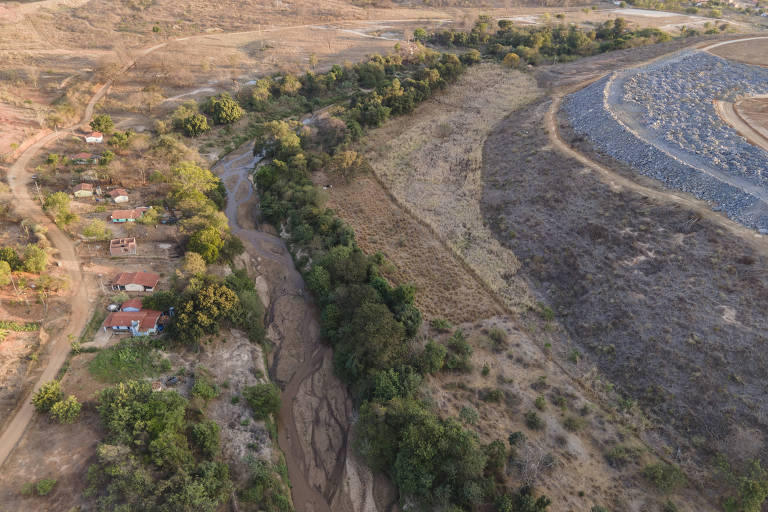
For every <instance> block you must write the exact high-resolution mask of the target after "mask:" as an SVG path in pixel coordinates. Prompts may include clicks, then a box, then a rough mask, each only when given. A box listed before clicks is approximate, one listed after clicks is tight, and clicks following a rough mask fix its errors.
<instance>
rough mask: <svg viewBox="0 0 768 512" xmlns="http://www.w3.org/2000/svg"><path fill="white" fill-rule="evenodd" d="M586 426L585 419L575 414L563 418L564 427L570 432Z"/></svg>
mask: <svg viewBox="0 0 768 512" xmlns="http://www.w3.org/2000/svg"><path fill="white" fill-rule="evenodd" d="M583 427H584V420H582V419H580V418H577V417H575V416H568V417H567V418H565V420H563V428H565V430H567V431H568V432H577V431H579V430H581V429H582V428H583Z"/></svg>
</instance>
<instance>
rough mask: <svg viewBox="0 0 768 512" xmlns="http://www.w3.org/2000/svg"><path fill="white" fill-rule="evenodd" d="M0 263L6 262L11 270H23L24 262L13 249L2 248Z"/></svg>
mask: <svg viewBox="0 0 768 512" xmlns="http://www.w3.org/2000/svg"><path fill="white" fill-rule="evenodd" d="M0 261H5V262H7V263H8V265H10V266H11V270H14V271H15V270H21V268H22V264H23V262H22V260H21V258H19V253H18V252H16V249H14V248H13V247H0Z"/></svg>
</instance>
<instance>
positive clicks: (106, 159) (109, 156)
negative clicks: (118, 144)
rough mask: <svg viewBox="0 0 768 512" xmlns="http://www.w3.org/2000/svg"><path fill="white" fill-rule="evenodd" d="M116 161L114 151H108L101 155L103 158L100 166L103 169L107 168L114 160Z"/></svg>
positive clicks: (100, 158) (100, 160) (100, 159)
mask: <svg viewBox="0 0 768 512" xmlns="http://www.w3.org/2000/svg"><path fill="white" fill-rule="evenodd" d="M114 159H115V154H114V153H113V152H112V151H110V150H106V151H105V152H103V153H102V154H101V156H100V157H99V165H101V166H102V167H106V166H108V165H109V164H110V163H111V162H112V160H114Z"/></svg>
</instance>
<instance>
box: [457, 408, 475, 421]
mask: <svg viewBox="0 0 768 512" xmlns="http://www.w3.org/2000/svg"><path fill="white" fill-rule="evenodd" d="M459 418H461V421H463V422H464V423H466V424H468V425H474V424H475V423H477V419H478V414H477V409H475V408H474V407H471V406H469V405H465V406H464V407H462V408H461V411H459Z"/></svg>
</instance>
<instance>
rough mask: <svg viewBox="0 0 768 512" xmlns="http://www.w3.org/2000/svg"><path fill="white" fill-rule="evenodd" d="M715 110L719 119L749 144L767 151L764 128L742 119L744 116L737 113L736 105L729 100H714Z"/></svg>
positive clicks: (767, 143)
mask: <svg viewBox="0 0 768 512" xmlns="http://www.w3.org/2000/svg"><path fill="white" fill-rule="evenodd" d="M715 111H716V112H717V115H719V116H720V119H722V120H723V121H725V122H726V123H727V124H728V125H730V126H731V127H732V128H733V129H734V130H736V131H737V132H738V133H739V135H741V136H742V137H744V138H745V139H747V140H748V141H749V143H750V144H752V145H754V146H757V147H760V148H763V149H764V150H766V151H768V137H766V136H765V135H764V133H763V132H764V131H765V130H764V129H761V128H759V127H755V126H752V125H751V124H750V123H749V122H748V121H747V120H746V119H744V116H742V115H741V113H739V107H738V105H736V104H734V103H731V102H730V101H722V100H716V101H715Z"/></svg>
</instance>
